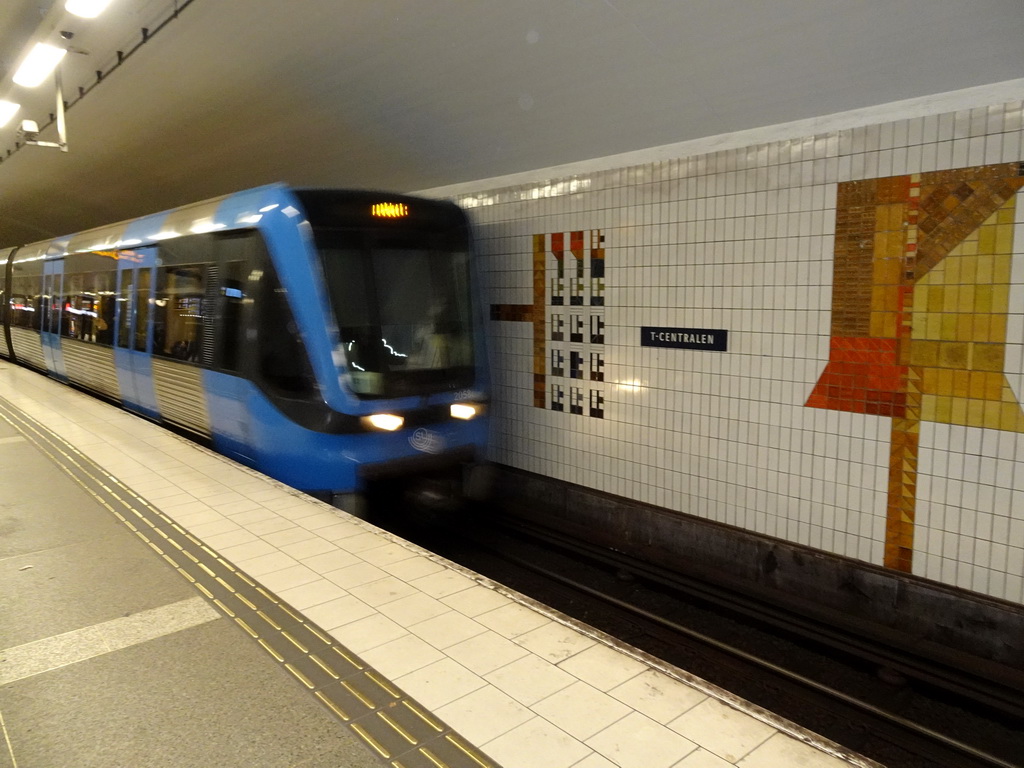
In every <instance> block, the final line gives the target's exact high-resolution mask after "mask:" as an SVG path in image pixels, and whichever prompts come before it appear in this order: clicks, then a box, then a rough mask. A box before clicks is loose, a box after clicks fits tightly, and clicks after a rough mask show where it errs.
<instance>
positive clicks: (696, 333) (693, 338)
mask: <svg viewBox="0 0 1024 768" xmlns="http://www.w3.org/2000/svg"><path fill="white" fill-rule="evenodd" d="M728 344H729V332H728V331H724V330H722V329H718V328H651V327H648V326H646V325H645V326H642V327H641V328H640V346H642V347H668V348H670V349H703V350H707V351H710V352H725V351H726V350H727V348H728Z"/></svg>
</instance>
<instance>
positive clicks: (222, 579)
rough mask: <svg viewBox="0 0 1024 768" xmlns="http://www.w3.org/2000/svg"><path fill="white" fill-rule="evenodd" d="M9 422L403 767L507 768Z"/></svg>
mask: <svg viewBox="0 0 1024 768" xmlns="http://www.w3.org/2000/svg"><path fill="white" fill-rule="evenodd" d="M0 417H3V418H4V419H5V420H6V421H8V422H9V423H10V424H11V425H12V426H14V428H15V429H17V430H18V431H19V432H21V433H22V434H23V435H24V436H25V437H26V438H27V439H28V440H30V441H31V442H32V443H34V444H35V445H36V446H37V447H38V448H39V449H40V450H41V451H43V453H45V454H46V455H47V456H49V457H50V459H52V460H53V461H54V462H55V463H56V464H57V466H59V467H60V468H61V469H63V470H64V471H65V472H66V473H67V474H68V475H69V476H70V477H71V478H72V479H73V480H75V482H77V483H78V484H79V485H81V486H82V487H83V488H84V489H85V490H86V491H87V492H88V493H89V494H91V495H92V496H93V497H94V498H95V499H96V500H97V501H98V502H99V503H100V504H102V505H103V506H104V507H106V508H107V509H108V510H110V512H111V513H112V514H113V515H114V516H115V517H117V519H118V520H120V521H121V522H122V523H124V524H125V525H126V526H127V527H128V528H129V529H130V530H131V531H132V532H133V533H135V535H136V536H138V537H139V538H140V539H141V540H142V541H144V542H145V543H146V544H147V545H148V546H149V547H150V548H151V549H152V550H153V551H154V552H155V553H156V554H157V555H158V556H160V557H161V558H163V560H164V561H166V562H167V564H168V565H170V566H171V567H172V568H174V569H175V570H176V571H177V572H178V573H180V574H181V575H182V576H183V577H184V578H185V579H187V580H188V581H189V582H190V583H191V584H192V585H193V586H194V587H195V588H196V589H197V590H198V591H199V592H200V593H201V594H202V595H203V596H204V597H206V599H208V600H209V601H210V602H211V603H213V605H214V606H216V608H217V609H218V610H219V611H220V612H221V613H223V614H224V615H225V616H227V617H228V618H230V619H231V620H232V621H234V622H235V623H236V624H237V625H238V626H239V628H241V629H242V630H243V631H244V632H245V633H246V634H247V635H248V636H249V637H250V638H251V639H252V640H253V641H254V642H256V643H259V645H260V646H261V647H262V648H263V649H264V650H265V651H266V652H267V653H268V654H269V655H270V656H271V657H272V658H273V659H274V660H275V661H276V662H277V663H278V664H280V665H282V666H283V667H284V668H285V669H286V670H288V672H289V673H290V674H291V675H292V677H294V678H295V679H296V680H297V681H298V682H299V683H300V684H301V685H302V686H303V687H304V688H306V689H307V690H308V691H309V692H310V693H311V694H312V695H313V696H315V697H316V698H317V699H318V700H319V701H320V702H321V703H322V704H323V705H324V706H325V707H327V709H328V710H330V711H331V712H332V713H334V715H335V716H336V717H337V718H338V719H339V720H341V721H342V722H343V723H344V724H345V725H346V726H347V727H348V728H350V729H351V731H352V732H353V733H355V734H356V735H357V736H358V737H359V738H360V739H362V740H363V741H364V742H365V743H366V744H367V745H369V746H370V748H371V749H372V750H373V751H374V752H376V753H377V754H378V755H379V756H380V757H381V760H382V761H384V762H385V763H387V764H388V765H391V766H393V768H421V767H422V768H498V767H497V765H496V764H495V763H494V762H493V761H491V760H490V759H489V758H487V757H486V756H485V755H483V754H481V753H480V752H479V751H478V750H477V749H476V748H475V747H473V746H472V745H471V744H469V742H467V741H466V740H465V739H463V738H462V737H461V736H459V735H458V734H457V733H455V732H454V731H452V729H451V728H449V727H448V726H446V725H445V724H444V723H443V722H441V721H440V720H438V719H437V718H436V717H434V716H433V715H432V714H431V713H430V712H429V711H427V710H426V709H425V708H424V707H423V706H421V705H420V704H418V703H417V702H416V701H414V700H413V699H411V698H410V697H409V696H407V695H406V694H405V693H403V692H402V691H401V690H400V689H399V688H398V687H397V686H395V685H394V684H393V683H391V682H390V681H388V680H387V679H385V678H384V677H383V676H382V675H381V674H380V673H378V672H377V671H375V670H374V669H373V668H371V667H370V666H369V665H368V664H366V663H365V662H364V661H362V660H361V659H360V658H359V657H358V656H356V655H355V654H354V653H352V652H351V651H349V650H348V649H347V648H345V647H343V646H342V645H340V644H339V643H337V642H336V641H335V640H334V639H333V638H332V637H331V636H330V635H329V634H327V633H326V632H324V631H323V630H322V629H320V628H319V627H317V626H316V625H315V624H313V623H312V622H311V621H309V620H308V619H306V618H305V617H304V616H303V615H302V614H300V613H299V612H298V611H296V610H295V609H294V608H292V607H291V606H290V605H288V604H287V603H286V602H284V601H283V600H281V599H280V598H278V597H277V596H276V595H274V594H273V593H272V592H270V591H269V590H267V589H265V588H264V587H262V586H260V584H258V583H257V582H256V581H255V580H254V579H252V578H250V577H249V576H248V575H247V574H245V573H244V572H243V571H241V570H239V569H238V568H236V567H235V566H234V565H233V564H232V563H230V562H229V561H228V560H225V559H224V558H223V557H221V556H220V555H219V554H217V553H216V552H215V551H214V550H212V549H210V548H209V547H208V546H206V545H205V544H203V543H202V542H201V541H200V540H199V539H197V538H196V537H195V536H193V535H192V534H190V533H189V532H188V531H186V530H185V529H184V528H182V527H181V526H180V525H178V524H177V523H175V522H174V521H173V520H172V519H171V518H169V517H168V516H167V515H165V514H164V513H163V512H161V511H160V510H159V509H158V508H156V507H154V506H153V505H152V504H150V503H149V502H147V501H146V500H145V499H143V498H142V497H141V496H139V495H138V494H136V493H135V492H133V491H132V490H131V489H130V488H128V487H127V486H125V485H124V484H122V483H121V482H120V481H119V480H118V479H117V478H116V477H114V476H112V475H110V474H109V473H107V472H106V471H105V470H104V469H103V468H102V467H100V466H99V465H98V464H96V463H95V462H94V461H92V460H91V459H90V458H89V457H88V456H86V455H85V454H83V453H82V452H81V451H79V450H78V449H77V448H75V447H74V446H73V445H71V444H70V443H68V442H67V441H66V440H64V439H63V438H61V437H60V436H59V435H57V434H56V433H54V432H52V431H51V430H49V429H48V428H47V427H46V426H44V425H43V424H40V423H39V422H37V421H35V420H34V419H32V418H31V417H30V416H28V415H27V414H25V413H23V412H21V411H20V410H18V409H17V408H16V407H15V406H13V405H12V404H11V403H10V402H9V401H7V400H6V399H4V398H3V397H0Z"/></svg>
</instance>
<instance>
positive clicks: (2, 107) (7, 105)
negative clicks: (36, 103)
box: [0, 100, 21, 128]
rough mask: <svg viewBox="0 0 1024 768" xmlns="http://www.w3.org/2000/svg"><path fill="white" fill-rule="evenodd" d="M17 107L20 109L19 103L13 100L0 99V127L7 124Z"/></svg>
mask: <svg viewBox="0 0 1024 768" xmlns="http://www.w3.org/2000/svg"><path fill="white" fill-rule="evenodd" d="M19 109H21V105H20V104H15V103H14V102H13V101H2V100H0V128H3V127H4V126H5V125H7V124H8V123H9V122H10V121H11V118H12V117H14V116H15V114H17V112H18V110H19Z"/></svg>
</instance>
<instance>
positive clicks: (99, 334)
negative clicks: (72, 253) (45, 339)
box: [61, 272, 114, 345]
mask: <svg viewBox="0 0 1024 768" xmlns="http://www.w3.org/2000/svg"><path fill="white" fill-rule="evenodd" d="M113 282H114V274H113V272H106V273H99V274H95V273H93V274H81V273H79V274H69V275H65V276H64V300H63V305H64V307H63V310H64V318H63V320H62V322H61V334H62V335H64V336H67V337H68V338H72V339H79V340H81V341H88V342H91V343H93V344H106V345H109V344H111V343H112V342H113V327H114V295H113V294H114V290H113V288H114V286H113Z"/></svg>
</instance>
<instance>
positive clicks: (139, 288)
mask: <svg viewBox="0 0 1024 768" xmlns="http://www.w3.org/2000/svg"><path fill="white" fill-rule="evenodd" d="M152 282H153V270H151V269H140V270H139V278H138V281H137V282H136V284H135V347H134V349H135V351H136V352H146V351H147V350H146V334H147V333H148V331H149V328H148V325H149V294H150V289H151V288H152Z"/></svg>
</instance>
